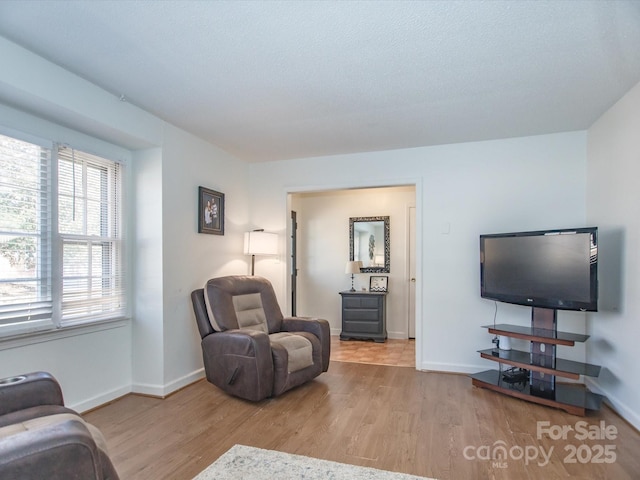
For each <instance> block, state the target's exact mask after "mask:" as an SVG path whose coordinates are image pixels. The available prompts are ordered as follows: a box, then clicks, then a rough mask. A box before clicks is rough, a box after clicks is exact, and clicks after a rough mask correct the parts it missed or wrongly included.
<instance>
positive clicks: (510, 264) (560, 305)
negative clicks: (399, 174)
mask: <svg viewBox="0 0 640 480" xmlns="http://www.w3.org/2000/svg"><path fill="white" fill-rule="evenodd" d="M480 294H481V296H482V297H483V298H487V299H491V300H495V301H499V302H506V303H513V304H516V305H526V306H529V307H531V326H530V327H524V326H521V325H510V324H500V325H496V323H495V319H494V324H493V325H487V326H485V327H484V328H488V329H489V333H490V334H493V335H494V338H496V337H506V338H517V339H520V340H527V341H529V348H528V349H527V351H524V350H519V349H510V348H501V347H503V345H502V344H501V343H502V342H500V343H497V342H493V343H494V348H490V349H485V350H480V351H479V353H480V356H481V357H482V358H484V359H487V360H491V361H493V362H497V363H498V364H499V365H501V367H500V370H495V369H494V370H487V371H485V372H479V373H475V374H473V375H471V378H472V383H473V385H475V386H477V387H482V388H488V389H491V390H495V391H497V392H501V393H504V394H506V395H510V396H513V397H517V398H521V399H523V400H528V401H531V402H534V403H539V404H542V405H548V406H553V407H556V408H562V409H563V410H565V411H567V412H569V413H571V414H574V415H583V416H584V415H585V414H586V411H587V410H598V409H599V408H600V404H601V403H602V401H603V399H604V397H603V396H602V395H598V394H596V393H592V392H590V391H589V390H588V389H587V388H586V387H585V386H584V385H575V384H572V385H567V384H565V383H562V382H556V377H563V378H568V379H571V380H578V381H579V380H580V377H581V376H582V375H585V376H591V377H597V376H598V375H599V373H600V366H598V365H591V364H588V363H583V362H575V361H570V360H565V359H562V358H559V357H557V356H556V347H557V346H558V345H563V346H573V345H574V344H575V342H585V341H586V340H587V339H588V338H589V336H588V335H582V334H576V333H571V332H562V331H559V330H558V328H557V315H558V310H574V311H583V312H595V311H597V310H598V229H597V227H588V228H572V229H556V230H539V231H531V232H514V233H498V234H488V235H480ZM508 346H509V347H510V345H508ZM505 364H506V365H509V366H510V367H513V368H510V369H509V370H506V371H504V372H503V371H502V365H505Z"/></svg>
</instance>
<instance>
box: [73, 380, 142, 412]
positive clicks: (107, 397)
mask: <svg viewBox="0 0 640 480" xmlns="http://www.w3.org/2000/svg"><path fill="white" fill-rule="evenodd" d="M128 393H131V385H126V386H122V387H119V388H116V389H115V390H111V391H109V392H105V393H102V394H100V395H96V396H95V397H92V398H89V399H87V400H83V401H82V402H78V403H75V404H71V405H67V406H68V407H69V408H71V409H72V410H75V411H76V412H78V413H83V412H87V411H89V410H92V409H94V408H97V407H100V406H102V405H105V404H107V403H109V402H112V401H114V400H115V399H116V398H120V397H122V396H124V395H126V394H128Z"/></svg>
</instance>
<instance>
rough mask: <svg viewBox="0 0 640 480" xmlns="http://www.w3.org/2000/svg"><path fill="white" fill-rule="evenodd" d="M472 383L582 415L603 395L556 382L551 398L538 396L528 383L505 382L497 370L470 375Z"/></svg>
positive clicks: (580, 387)
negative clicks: (532, 391)
mask: <svg viewBox="0 0 640 480" xmlns="http://www.w3.org/2000/svg"><path fill="white" fill-rule="evenodd" d="M471 378H472V379H473V383H474V385H476V386H479V387H485V388H489V389H491V390H495V391H498V392H500V393H504V394H506V395H510V396H512V397H517V398H521V399H523V400H528V401H531V402H535V403H540V404H542V405H548V406H553V407H557V408H561V409H563V410H566V411H568V412H569V413H572V414H575V415H582V416H584V414H585V413H584V410H585V409H586V410H598V409H600V405H601V404H602V400H603V399H604V397H603V396H602V395H598V394H597V393H593V392H590V391H589V390H587V388H586V387H585V386H584V385H577V384H566V383H556V385H555V392H554V393H553V398H548V397H540V396H536V395H535V394H533V393H531V391H530V387H529V384H528V383H527V384H524V385H523V384H522V383H516V384H510V383H507V382H505V381H504V380H503V379H502V378H501V376H500V372H498V371H497V370H487V371H484V372H480V373H475V374H473V375H471Z"/></svg>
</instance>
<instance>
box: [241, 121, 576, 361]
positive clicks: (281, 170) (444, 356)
mask: <svg viewBox="0 0 640 480" xmlns="http://www.w3.org/2000/svg"><path fill="white" fill-rule="evenodd" d="M250 182H251V183H250V189H251V192H252V197H251V199H252V203H251V206H250V211H251V220H252V221H253V223H256V219H259V221H260V222H262V223H263V224H265V225H269V226H270V227H271V229H272V231H282V232H285V231H286V225H287V221H288V210H287V202H286V194H287V192H304V191H322V190H332V189H340V188H350V187H366V186H384V185H387V186H388V185H407V184H415V185H416V214H417V235H416V239H417V250H418V252H417V255H416V256H417V260H418V268H417V279H418V281H417V287H416V288H417V297H418V298H417V308H418V313H417V319H416V321H417V323H418V324H417V331H416V335H417V338H416V342H417V343H416V344H417V346H418V347H419V348H418V350H419V351H418V353H417V357H418V366H419V368H422V369H433V370H444V371H457V372H473V371H477V370H479V369H482V368H490V367H491V362H488V361H485V360H481V359H480V358H479V356H478V354H477V353H476V351H477V350H478V349H481V348H486V347H487V346H491V343H490V339H491V337H490V335H489V334H487V333H486V331H485V330H483V329H482V328H480V327H481V326H482V325H486V324H489V323H491V322H492V321H493V312H494V304H493V302H489V301H486V300H482V299H481V298H480V294H479V275H480V274H479V252H478V251H479V245H478V236H479V235H480V234H481V233H491V232H500V231H517V230H531V229H543V228H555V227H568V228H569V227H575V226H581V225H584V224H585V220H586V210H585V195H586V193H585V192H586V133H585V132H570V133H563V134H555V135H543V136H537V137H526V138H514V139H506V140H495V141H488V142H475V143H466V144H456V145H442V146H436V147H425V148H414V149H405V150H395V151H384V152H370V153H362V154H353V155H337V156H333V157H322V158H313V159H303V160H294V161H280V162H268V163H260V164H252V165H250ZM302 211H303V212H304V209H303V210H302ZM310 228H311V229H312V232H310V234H312V235H314V236H316V235H317V236H319V237H321V238H322V237H323V236H324V237H325V238H326V239H327V241H330V242H333V241H334V240H331V238H333V236H334V235H335V233H334V232H328V231H326V230H320V229H315V225H311V226H310ZM341 228H344V227H341ZM283 237H284V233H283ZM336 248H344V247H341V246H340V245H338V244H336ZM394 268H395V266H394V265H392V271H393V269H394ZM343 271H344V270H343ZM286 273H287V268H286V262H284V261H283V262H281V264H280V265H279V266H278V268H275V266H274V268H273V269H272V271H271V272H270V274H271V275H272V279H275V280H276V281H279V284H278V285H277V288H278V289H279V291H280V292H281V296H282V299H284V301H286ZM332 283H333V282H332ZM341 286H345V283H344V280H342V283H341ZM332 287H334V286H333V285H332ZM335 288H340V286H339V285H336V286H335ZM498 321H499V322H512V323H520V324H523V325H528V324H529V322H530V310H529V309H528V308H526V307H519V306H507V305H501V306H500V309H499V312H498ZM559 322H560V327H561V328H562V329H564V330H568V331H578V332H579V331H584V329H585V316H584V315H583V314H579V313H570V312H560V314H559ZM560 353H561V354H562V355H563V356H565V357H567V358H570V359H575V360H584V358H585V353H584V348H583V347H580V346H579V347H577V348H573V349H568V348H567V351H566V352H565V351H562V350H561V352H560Z"/></svg>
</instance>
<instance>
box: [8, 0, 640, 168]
mask: <svg viewBox="0 0 640 480" xmlns="http://www.w3.org/2000/svg"><path fill="white" fill-rule="evenodd" d="M0 35H2V36H4V37H6V38H7V39H9V40H11V41H13V42H15V43H17V44H19V45H22V46H24V47H26V48H28V49H30V50H31V51H33V52H35V53H37V54H39V55H41V56H43V57H45V58H47V59H49V60H51V61H52V62H54V63H56V64H59V65H61V66H63V67H64V68H66V69H67V70H69V71H71V72H74V73H76V74H78V75H80V76H81V77H84V78H85V79H87V80H89V81H91V82H93V83H95V84H96V85H99V86H101V87H102V88H104V89H105V90H107V91H109V92H112V93H113V94H114V95H116V96H121V95H124V96H125V97H126V99H127V101H129V102H131V103H132V104H134V105H137V106H139V107H141V108H143V109H145V110H147V111H149V112H151V113H153V114H154V115H156V116H158V117H160V118H162V119H165V120H167V121H168V122H170V123H172V124H174V125H177V126H179V127H181V128H183V129H185V130H187V131H189V132H192V133H194V134H195V135H197V136H199V137H201V138H203V139H206V140H208V141H210V142H211V143H214V144H216V145H217V146H219V147H221V148H223V149H225V150H226V151H228V152H230V153H232V154H233V155H235V156H237V157H239V158H242V159H244V160H248V161H264V160H278V159H290V158H302V157H311V156H320V155H331V154H339V153H351V152H366V151H375V150H389V149H396V148H406V147H417V146H425V145H436V144H444V143H457V142H466V141H475V140H486V139H495V138H507V137H515V136H524V135H537V134H545V133H552V132H562V131H572V130H583V129H586V128H588V127H589V126H590V125H591V124H592V123H593V122H594V121H595V120H596V119H597V118H598V117H599V116H600V115H601V114H602V113H603V112H604V111H606V110H607V109H608V108H609V107H610V106H611V105H612V104H613V103H615V102H616V101H617V100H618V99H619V98H620V97H622V96H623V95H624V93H626V92H627V91H628V90H629V89H630V88H631V87H632V86H633V85H635V84H636V83H638V81H640V1H637V0H636V1H615V2H610V1H600V0H598V1H581V0H575V1H563V0H555V1H544V0H541V1H535V2H534V1H500V0H498V1H423V2H419V1H391V2H386V1H337V0H334V1H331V0H329V1H320V2H316V1H263V2H260V1H186V0H183V1H143V0H138V1H106V0H103V1H56V0H46V1H23V0H20V1H13V0H4V1H0Z"/></svg>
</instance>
